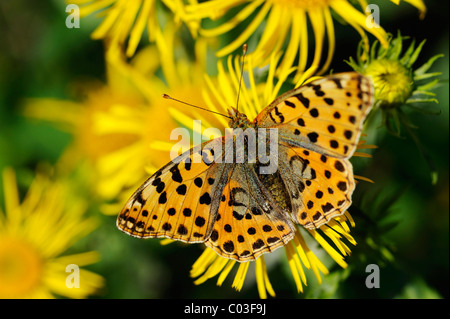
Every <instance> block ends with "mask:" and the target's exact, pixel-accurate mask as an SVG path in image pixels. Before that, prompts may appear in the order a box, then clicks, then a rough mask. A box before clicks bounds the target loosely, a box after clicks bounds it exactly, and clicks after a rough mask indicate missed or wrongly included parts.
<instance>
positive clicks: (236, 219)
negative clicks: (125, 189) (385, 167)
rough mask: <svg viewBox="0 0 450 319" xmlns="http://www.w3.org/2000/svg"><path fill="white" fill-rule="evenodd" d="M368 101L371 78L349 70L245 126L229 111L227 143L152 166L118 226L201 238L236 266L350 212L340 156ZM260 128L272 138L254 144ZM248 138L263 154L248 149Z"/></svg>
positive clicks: (349, 173)
mask: <svg viewBox="0 0 450 319" xmlns="http://www.w3.org/2000/svg"><path fill="white" fill-rule="evenodd" d="M372 103H373V87H372V84H371V82H370V80H369V79H368V78H366V77H363V76H361V75H359V74H357V73H354V72H351V73H342V74H337V75H333V76H329V77H325V78H323V79H320V80H317V81H313V82H311V83H310V84H307V85H305V86H302V87H299V88H296V89H294V90H291V91H289V92H287V93H285V94H284V95H282V96H280V97H278V98H277V99H276V100H275V101H274V102H273V103H271V104H270V105H269V106H267V107H266V108H265V109H264V110H263V111H262V112H261V113H260V114H259V115H258V116H257V117H256V118H255V119H254V121H250V120H249V119H248V118H247V116H246V115H245V114H243V113H240V112H239V111H238V110H237V109H235V108H231V109H230V110H229V111H228V114H229V116H230V118H231V120H230V122H229V126H230V128H232V129H234V131H237V132H238V133H236V134H235V135H233V138H232V139H231V141H232V142H231V143H228V142H227V138H226V137H222V138H217V139H214V140H211V141H208V142H205V143H203V144H201V145H197V146H195V147H193V148H192V149H190V150H189V151H188V152H185V153H183V154H182V155H180V156H179V157H178V158H176V159H175V160H173V161H172V162H170V163H169V164H167V165H166V166H164V167H163V168H161V169H160V170H158V171H157V172H156V173H155V174H154V175H153V176H151V177H150V178H149V179H148V180H147V181H146V182H145V183H144V184H143V185H142V186H141V187H140V188H139V189H138V190H137V191H136V192H135V193H134V194H133V195H132V196H131V198H130V200H129V201H128V202H127V203H126V205H125V207H124V208H123V210H122V211H121V213H120V214H119V216H118V219H117V226H118V227H119V229H121V230H122V231H124V232H126V233H128V234H130V235H132V236H136V237H140V238H155V237H167V238H172V239H175V240H180V241H184V242H188V243H196V242H202V243H205V244H206V246H208V247H210V248H212V249H213V250H215V251H216V252H217V253H218V254H219V255H221V256H223V257H227V258H231V259H235V260H238V261H249V260H254V259H256V258H257V257H259V256H260V255H261V254H263V253H267V252H270V251H273V250H274V249H276V248H278V247H281V246H283V245H285V244H287V243H288V242H289V241H290V240H291V239H292V238H293V236H294V233H295V231H296V227H295V224H299V225H301V226H303V227H305V228H309V229H315V228H318V227H320V226H322V225H323V224H325V223H327V222H328V221H329V220H331V219H332V218H334V217H336V216H339V215H341V214H343V213H344V212H345V210H346V209H347V208H348V207H349V206H350V204H351V194H352V192H353V190H354V187H355V183H354V179H353V169H352V166H351V163H350V161H349V160H348V159H349V157H350V156H351V155H352V154H353V152H354V150H355V148H356V144H357V142H358V139H359V135H360V133H361V129H362V123H363V121H364V119H365V117H366V116H367V114H368V112H369V111H370V108H371V106H372ZM261 130H272V131H273V130H275V131H276V132H277V134H276V136H273V135H270V134H266V135H264V136H263V138H261V139H260V138H259V137H261V134H262V133H261V132H262V131H261ZM249 131H251V132H254V134H255V135H254V137H251V135H250V134H247V133H246V132H249ZM252 138H254V139H256V141H259V142H262V144H265V145H264V146H265V147H264V149H265V152H266V153H262V154H260V153H258V152H256V150H255V149H253V148H251V147H250V144H251V143H250V142H249V140H251V139H252ZM240 139H243V140H245V141H246V142H247V143H244V144H242V143H241V144H239V140H240ZM274 140H276V146H277V150H276V153H274V154H272V153H270V152H271V151H272V149H271V146H272V144H271V141H272V142H273V141H274ZM259 146H260V145H259V144H258V147H259ZM242 150H243V152H239V151H242ZM227 154H228V155H229V154H232V155H233V156H232V157H227ZM239 154H240V155H239ZM266 155H271V156H274V158H271V160H275V162H276V163H277V165H276V170H275V171H271V172H269V173H267V169H266V168H267V161H265V160H263V159H264V158H265V156H266ZM230 158H232V159H233V160H232V161H230Z"/></svg>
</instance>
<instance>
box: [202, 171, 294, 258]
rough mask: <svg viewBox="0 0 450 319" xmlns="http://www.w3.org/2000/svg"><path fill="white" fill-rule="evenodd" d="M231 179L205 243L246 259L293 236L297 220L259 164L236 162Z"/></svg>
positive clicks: (257, 255) (276, 246)
mask: <svg viewBox="0 0 450 319" xmlns="http://www.w3.org/2000/svg"><path fill="white" fill-rule="evenodd" d="M228 180H229V181H228V183H227V184H226V185H225V187H224V189H223V195H222V197H221V203H220V206H219V213H218V214H217V216H216V222H215V224H214V228H213V231H212V233H211V237H210V238H209V239H208V240H207V241H206V243H205V244H206V245H207V246H208V247H210V248H212V249H213V250H214V251H216V252H217V253H218V254H219V255H221V256H223V257H227V258H231V259H235V260H238V261H241V262H242V261H249V260H254V259H256V258H258V257H259V256H260V255H261V254H263V253H267V252H270V251H273V250H274V249H276V248H278V247H281V246H283V245H285V244H287V243H288V242H289V241H290V240H291V239H292V238H293V236H294V232H295V228H294V226H293V224H292V223H291V222H290V221H289V219H288V215H287V214H286V213H285V212H283V211H282V210H281V209H280V207H279V206H278V205H277V204H276V203H275V202H274V200H273V198H272V197H271V195H270V194H269V193H268V192H267V190H266V189H265V187H264V185H262V183H261V182H260V180H259V179H258V177H257V174H256V172H255V165H252V164H248V163H244V164H239V165H237V164H235V165H233V169H232V170H231V171H230V172H229V178H228Z"/></svg>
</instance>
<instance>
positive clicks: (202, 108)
mask: <svg viewBox="0 0 450 319" xmlns="http://www.w3.org/2000/svg"><path fill="white" fill-rule="evenodd" d="M162 97H163V98H165V99H168V100H173V101H176V102H178V103H181V104H186V105H189V106H192V107H195V108H198V109H200V110H203V111H207V112H211V113H214V114H217V115H222V116H225V117H226V118H229V119H231V117H230V116H228V115H225V114H222V113H219V112H214V111H211V110H208V109H205V108H204V107H200V106H197V105H194V104H190V103H187V102H184V101H180V100H177V99H175V98H173V97H171V96H170V95H167V94H163V95H162Z"/></svg>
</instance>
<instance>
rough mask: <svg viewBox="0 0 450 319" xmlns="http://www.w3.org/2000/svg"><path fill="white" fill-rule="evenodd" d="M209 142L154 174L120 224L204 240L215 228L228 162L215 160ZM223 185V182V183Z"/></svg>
mask: <svg viewBox="0 0 450 319" xmlns="http://www.w3.org/2000/svg"><path fill="white" fill-rule="evenodd" d="M214 144H216V145H219V146H220V147H221V145H222V139H216V140H213V143H211V142H206V143H203V144H201V145H199V146H197V147H194V148H192V149H191V150H189V151H188V152H185V153H184V154H182V155H181V156H179V157H178V158H176V159H175V160H174V161H173V162H170V163H169V164H167V165H166V166H165V167H163V168H162V169H160V170H159V171H157V172H156V173H155V174H154V175H153V176H151V177H150V178H149V179H148V180H147V181H146V182H145V183H144V184H143V185H142V186H141V187H140V188H139V189H138V190H137V191H136V192H135V193H134V194H133V195H132V196H131V198H130V199H129V200H128V202H127V203H126V205H125V207H124V208H123V209H122V212H121V213H120V214H119V216H118V219H117V226H118V227H119V228H120V229H121V230H122V231H124V232H126V233H128V234H130V235H132V236H136V237H144V238H145V237H168V238H172V239H176V240H181V241H185V242H190V243H193V242H203V241H205V240H206V239H207V238H208V237H209V235H210V233H211V229H212V225H213V223H214V213H215V212H217V207H218V204H219V200H220V196H218V195H217V194H221V192H222V190H221V189H220V186H219V185H223V184H224V182H223V181H222V182H221V180H220V178H221V176H222V174H223V171H224V170H225V169H227V166H226V165H224V164H218V163H215V162H214V156H213V154H211V148H210V147H208V145H209V146H211V145H214ZM222 187H223V186H222Z"/></svg>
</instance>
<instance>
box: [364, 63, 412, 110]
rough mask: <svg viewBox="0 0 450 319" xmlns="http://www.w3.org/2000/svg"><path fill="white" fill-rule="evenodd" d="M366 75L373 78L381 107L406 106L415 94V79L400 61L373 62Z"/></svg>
mask: <svg viewBox="0 0 450 319" xmlns="http://www.w3.org/2000/svg"><path fill="white" fill-rule="evenodd" d="M365 73H366V75H369V76H371V77H372V80H373V84H374V87H375V96H376V99H377V100H379V101H380V103H381V105H380V106H381V107H384V108H392V107H396V106H398V105H401V104H404V103H405V102H406V100H407V99H408V98H409V97H410V96H411V94H412V92H413V89H414V87H413V84H414V81H413V78H412V76H411V74H410V72H409V71H408V69H406V68H405V67H404V66H403V65H402V64H400V63H399V62H398V61H393V60H387V59H381V60H376V61H373V62H371V63H370V64H369V65H368V66H367V68H366V70H365Z"/></svg>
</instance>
